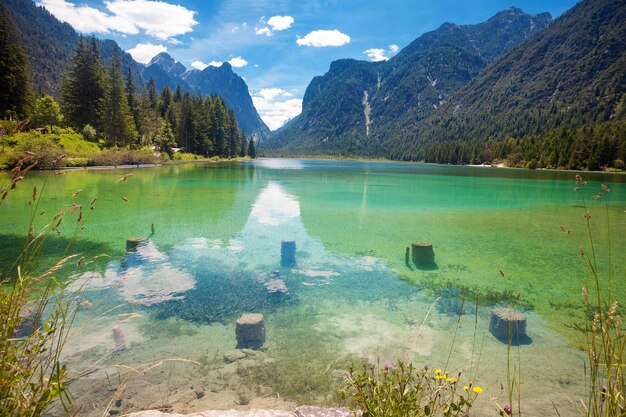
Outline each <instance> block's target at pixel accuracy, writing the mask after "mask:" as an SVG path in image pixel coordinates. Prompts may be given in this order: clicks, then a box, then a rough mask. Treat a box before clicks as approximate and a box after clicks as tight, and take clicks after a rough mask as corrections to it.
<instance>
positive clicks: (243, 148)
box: [239, 130, 248, 158]
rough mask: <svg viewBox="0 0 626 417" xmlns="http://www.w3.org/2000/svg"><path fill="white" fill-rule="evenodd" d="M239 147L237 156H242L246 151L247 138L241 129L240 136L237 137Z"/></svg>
mask: <svg viewBox="0 0 626 417" xmlns="http://www.w3.org/2000/svg"><path fill="white" fill-rule="evenodd" d="M239 142H240V147H239V156H240V157H241V158H243V157H244V156H246V152H247V151H248V139H247V138H246V132H244V131H243V130H242V131H241V138H240V139H239Z"/></svg>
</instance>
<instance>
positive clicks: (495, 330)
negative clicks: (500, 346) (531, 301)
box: [489, 308, 527, 342]
mask: <svg viewBox="0 0 626 417" xmlns="http://www.w3.org/2000/svg"><path fill="white" fill-rule="evenodd" d="M489 331H490V332H491V334H492V335H494V336H495V337H496V338H497V339H500V340H502V341H506V342H508V341H509V339H510V340H512V341H519V340H520V339H525V338H526V337H527V336H526V316H524V314H523V313H522V312H521V311H518V310H515V309H514V308H494V309H493V310H491V320H490V322H489Z"/></svg>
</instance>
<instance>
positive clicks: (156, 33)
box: [37, 0, 576, 129]
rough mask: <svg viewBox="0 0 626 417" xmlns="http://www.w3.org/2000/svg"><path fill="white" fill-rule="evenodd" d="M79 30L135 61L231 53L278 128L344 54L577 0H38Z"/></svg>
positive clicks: (199, 62)
mask: <svg viewBox="0 0 626 417" xmlns="http://www.w3.org/2000/svg"><path fill="white" fill-rule="evenodd" d="M37 1H38V4H41V5H43V6H45V7H46V8H47V9H48V10H50V12H51V13H52V14H54V15H55V16H56V17H57V18H59V19H60V20H63V21H66V22H68V23H70V24H71V25H72V26H73V27H74V28H75V29H76V30H77V31H79V32H81V33H86V34H95V35H96V36H98V37H100V38H109V39H114V40H115V41H117V42H118V43H119V44H120V46H121V47H122V49H124V50H127V51H129V52H130V53H131V54H132V55H133V56H134V57H135V59H136V60H138V61H140V62H147V61H149V59H150V58H151V57H152V56H154V55H156V54H157V53H158V52H161V51H167V52H168V53H169V54H170V55H172V56H173V57H174V58H175V59H176V60H178V61H180V62H182V63H183V65H185V66H186V67H187V68H188V69H192V68H198V69H202V68H204V67H205V66H206V65H221V63H222V62H225V61H228V62H230V63H231V65H233V67H234V70H235V72H237V73H238V74H239V75H241V76H242V77H243V78H244V79H245V80H246V83H247V84H248V87H249V89H250V94H251V95H252V97H253V100H254V103H255V106H256V107H257V110H258V111H259V114H260V115H261V117H262V118H263V120H264V121H265V122H266V123H267V124H268V126H270V128H271V129H276V128H278V127H279V126H280V125H282V124H283V123H284V122H285V121H286V120H287V119H289V118H291V117H293V116H295V115H296V114H298V113H299V112H300V108H301V103H302V97H303V95H304V92H305V90H306V87H307V85H308V84H309V82H310V81H311V79H312V78H313V77H314V76H315V75H322V74H324V73H325V72H326V71H328V67H329V65H330V63H331V62H332V61H334V60H336V59H341V58H355V59H362V60H370V61H371V60H380V59H388V58H390V57H392V56H393V55H395V54H396V53H397V51H398V50H399V49H401V48H403V47H405V46H406V45H408V44H409V43H410V42H412V41H413V40H414V39H416V38H417V37H419V36H420V35H421V34H422V33H424V32H428V31H431V30H434V29H436V28H437V27H439V26H440V25H441V24H442V23H444V22H452V23H457V24H472V23H479V22H482V21H484V20H487V19H488V18H489V17H491V16H493V15H494V14H496V13H497V12H498V11H500V10H503V9H506V8H508V7H510V6H515V7H518V8H520V9H522V10H524V11H525V12H527V13H533V14H534V13H541V12H549V13H550V14H552V17H554V18H556V17H558V16H560V15H561V14H562V13H563V12H565V11H566V10H567V9H569V8H571V7H572V6H573V5H574V4H576V1H574V0H553V1H546V0H523V1H522V0H475V1H466V0H463V1H461V0H430V1H424V0H414V1H409V0H384V1H382V0H381V1H378V0H300V1H297V0H257V1H245V0H164V1H152V0H82V1H81V0H37Z"/></svg>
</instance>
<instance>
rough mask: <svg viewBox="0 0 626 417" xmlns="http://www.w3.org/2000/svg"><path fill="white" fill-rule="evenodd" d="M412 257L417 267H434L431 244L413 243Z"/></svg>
mask: <svg viewBox="0 0 626 417" xmlns="http://www.w3.org/2000/svg"><path fill="white" fill-rule="evenodd" d="M411 257H412V259H413V263H414V264H415V265H417V266H419V265H433V264H434V263H435V251H434V250H433V244H432V243H429V242H413V243H412V244H411Z"/></svg>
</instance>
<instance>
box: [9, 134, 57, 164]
mask: <svg viewBox="0 0 626 417" xmlns="http://www.w3.org/2000/svg"><path fill="white" fill-rule="evenodd" d="M14 137H15V139H16V142H17V143H16V145H15V147H14V152H13V153H12V155H11V156H9V159H7V163H8V165H9V166H10V167H13V166H15V165H16V164H17V162H18V160H19V158H20V155H24V154H26V153H29V154H32V156H33V158H32V160H33V161H34V162H36V167H37V168H38V169H50V168H56V167H59V166H63V162H62V159H63V157H64V155H65V154H66V152H65V149H63V147H62V146H61V145H59V137H58V136H54V135H42V134H39V133H36V132H26V133H18V134H16V135H15V136H14Z"/></svg>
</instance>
